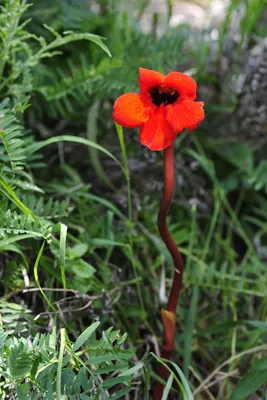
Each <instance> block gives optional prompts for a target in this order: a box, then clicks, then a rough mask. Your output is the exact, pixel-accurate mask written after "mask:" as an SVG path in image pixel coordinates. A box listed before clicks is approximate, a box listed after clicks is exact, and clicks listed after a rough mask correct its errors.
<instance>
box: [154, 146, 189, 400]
mask: <svg viewBox="0 0 267 400" xmlns="http://www.w3.org/2000/svg"><path fill="white" fill-rule="evenodd" d="M163 161H164V192H163V198H162V201H161V205H160V209H159V213H158V229H159V233H160V236H161V237H162V239H163V240H164V242H165V245H166V247H167V249H168V250H169V252H170V253H171V256H172V259H173V262H174V276H173V282H172V287H171V291H170V295H169V300H168V305H167V311H163V312H162V314H163V315H162V317H163V330H164V334H163V348H162V352H161V357H162V358H166V359H168V360H169V359H170V357H171V353H172V350H173V349H174V339H175V314H176V307H177V303H178V298H179V294H180V290H181V286H182V278H183V269H184V267H183V259H182V256H181V254H180V252H179V250H178V247H177V246H176V244H175V242H174V240H173V238H172V237H171V235H170V233H169V231H168V227H167V216H168V211H169V208H170V205H171V202H172V196H173V191H174V149H173V145H171V146H169V147H167V148H166V149H165V150H164V151H163ZM164 314H165V315H167V317H165V318H164ZM168 316H169V317H168ZM170 317H171V318H170ZM158 375H159V376H160V378H161V379H163V380H166V378H167V375H168V371H167V369H166V368H165V367H164V366H163V365H162V364H160V366H159V370H158ZM162 393H163V385H162V384H161V383H159V382H156V383H155V387H154V393H153V400H160V399H161V398H162Z"/></svg>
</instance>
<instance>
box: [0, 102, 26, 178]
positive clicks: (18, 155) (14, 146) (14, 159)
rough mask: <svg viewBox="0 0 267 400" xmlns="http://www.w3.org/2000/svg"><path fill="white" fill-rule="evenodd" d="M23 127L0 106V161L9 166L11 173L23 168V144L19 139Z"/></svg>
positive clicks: (9, 112)
mask: <svg viewBox="0 0 267 400" xmlns="http://www.w3.org/2000/svg"><path fill="white" fill-rule="evenodd" d="M22 136H23V128H22V127H21V126H20V125H19V123H18V121H17V118H16V116H15V114H14V112H12V111H11V110H9V109H3V108H0V139H1V144H0V163H1V164H2V167H3V166H6V165H7V166H9V167H10V168H11V171H12V173H13V175H15V172H16V171H18V170H21V169H23V166H24V160H25V144H24V141H23V140H22V139H21V138H22Z"/></svg>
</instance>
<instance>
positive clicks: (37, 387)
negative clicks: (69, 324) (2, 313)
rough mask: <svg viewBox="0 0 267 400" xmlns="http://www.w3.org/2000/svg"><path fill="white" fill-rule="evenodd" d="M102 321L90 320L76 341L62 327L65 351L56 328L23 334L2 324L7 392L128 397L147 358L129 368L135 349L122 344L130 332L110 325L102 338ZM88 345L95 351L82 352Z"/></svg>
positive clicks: (1, 368) (0, 366)
mask: <svg viewBox="0 0 267 400" xmlns="http://www.w3.org/2000/svg"><path fill="white" fill-rule="evenodd" d="M98 325H99V322H95V323H93V324H92V325H91V326H89V327H88V328H87V329H86V330H85V331H84V332H82V333H81V335H80V336H79V337H78V338H77V340H76V341H75V343H73V344H72V343H71V342H70V341H69V340H68V339H67V337H65V330H64V329H62V330H61V345H60V346H61V349H62V351H63V352H64V354H63V353H60V351H59V349H58V347H57V345H56V336H55V335H54V334H53V335H50V334H47V335H45V334H43V335H40V334H37V335H36V336H34V337H29V338H28V339H24V338H19V339H18V338H16V337H15V336H13V337H12V336H10V331H7V330H6V329H0V352H1V363H0V374H1V376H2V385H1V387H0V395H1V396H2V398H7V396H8V397H9V398H14V399H15V398H22V397H21V396H22V394H23V399H29V400H30V399H31V400H33V399H39V398H40V396H42V398H56V396H58V395H59V393H61V394H62V395H64V396H66V397H68V398H70V399H75V398H76V399H77V398H79V399H98V398H103V396H105V397H104V398H113V399H120V398H124V396H125V395H126V394H127V393H129V392H130V391H131V390H132V389H133V387H134V383H133V378H134V377H135V371H136V370H138V369H140V368H141V367H142V364H140V366H139V368H138V367H135V368H134V369H129V359H130V358H131V357H132V352H131V351H129V350H124V349H123V348H122V346H123V344H124V342H125V340H126V337H127V336H126V335H120V332H119V331H114V330H113V329H112V328H110V329H108V330H106V331H104V332H103V333H102V338H101V339H100V341H97V340H96V336H95V330H96V328H97V327H98ZM82 345H85V348H86V351H87V352H88V353H87V354H92V352H93V353H94V357H91V356H90V357H89V358H86V357H83V356H80V355H79V354H78V350H80V348H81V346H82ZM81 357H82V358H81ZM101 377H104V378H101ZM25 380H27V383H25ZM57 382H61V385H60V386H58V385H57Z"/></svg>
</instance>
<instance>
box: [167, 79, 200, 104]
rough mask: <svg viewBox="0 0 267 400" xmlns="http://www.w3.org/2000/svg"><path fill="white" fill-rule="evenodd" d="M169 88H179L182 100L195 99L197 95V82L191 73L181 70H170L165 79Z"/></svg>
mask: <svg viewBox="0 0 267 400" xmlns="http://www.w3.org/2000/svg"><path fill="white" fill-rule="evenodd" d="M164 84H165V85H166V86H168V87H169V88H172V89H174V90H177V92H178V93H179V95H180V97H179V99H180V100H185V99H186V100H195V98H196V95H197V84H196V82H195V81H194V79H193V78H191V76H189V75H185V74H182V73H181V72H170V73H169V74H168V75H167V76H166V77H165V80H164Z"/></svg>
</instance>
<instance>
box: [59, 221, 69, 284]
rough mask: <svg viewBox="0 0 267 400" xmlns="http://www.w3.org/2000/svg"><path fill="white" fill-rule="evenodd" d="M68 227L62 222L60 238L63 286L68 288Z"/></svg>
mask: <svg viewBox="0 0 267 400" xmlns="http://www.w3.org/2000/svg"><path fill="white" fill-rule="evenodd" d="M67 229H68V227H67V226H66V225H65V224H60V240H59V263H60V272H61V278H62V283H63V288H64V289H66V287H67V285H66V277H65V254H66V240H67Z"/></svg>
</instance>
